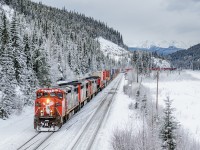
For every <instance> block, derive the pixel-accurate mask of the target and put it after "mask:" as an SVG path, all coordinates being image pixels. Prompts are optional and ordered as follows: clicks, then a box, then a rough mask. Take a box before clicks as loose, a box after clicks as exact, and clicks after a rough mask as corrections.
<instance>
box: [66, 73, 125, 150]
mask: <svg viewBox="0 0 200 150" xmlns="http://www.w3.org/2000/svg"><path fill="white" fill-rule="evenodd" d="M120 81H121V77H119V79H118V80H117V81H116V83H115V84H114V86H113V87H112V88H111V89H110V91H109V92H108V93H107V94H106V95H105V96H104V98H103V100H102V102H101V103H100V105H99V107H98V108H97V109H96V111H95V112H94V114H93V115H92V116H91V117H90V119H88V121H87V122H86V123H85V125H84V126H83V128H82V129H81V130H80V132H79V133H78V134H77V137H76V138H75V139H74V141H73V142H72V143H73V144H71V145H70V146H69V147H68V148H67V149H68V150H80V149H82V150H90V149H91V147H92V145H93V142H94V140H95V137H96V136H97V134H98V131H99V129H100V128H101V125H102V122H103V120H104V118H105V116H106V114H107V112H108V110H109V107H110V106H111V103H112V100H113V99H114V96H115V94H116V91H117V87H118V86H119V83H120Z"/></svg>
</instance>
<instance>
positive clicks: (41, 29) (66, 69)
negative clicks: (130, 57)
mask: <svg viewBox="0 0 200 150" xmlns="http://www.w3.org/2000/svg"><path fill="white" fill-rule="evenodd" d="M0 22H1V24H0V31H1V32H0V34H1V36H0V47H1V49H0V70H1V72H0V118H7V117H8V116H9V115H10V114H12V113H13V112H14V111H19V112H20V111H21V110H22V108H23V107H24V106H25V105H32V104H33V102H34V99H35V91H36V89H38V88H39V87H47V86H51V85H52V84H54V83H56V82H57V80H59V79H61V78H62V79H66V80H67V79H74V78H77V77H80V76H83V75H85V74H87V73H90V72H92V71H97V70H102V69H110V68H113V67H120V66H121V65H122V64H123V65H125V63H126V62H127V57H124V59H123V60H120V62H118V61H117V60H113V59H112V58H109V57H107V56H105V54H104V53H103V52H102V51H101V45H100V43H99V42H98V40H96V38H98V37H99V36H101V37H102V38H104V39H106V40H110V41H112V42H114V43H116V44H117V45H120V46H122V47H126V46H125V45H124V44H123V40H122V36H121V34H120V33H119V32H118V31H116V30H114V29H112V28H109V27H108V26H107V25H105V24H104V23H102V22H100V21H96V20H94V19H93V18H89V17H85V16H84V15H82V14H78V13H75V12H68V11H67V10H65V9H64V10H60V9H57V8H52V7H48V6H45V5H42V4H41V3H40V4H37V3H33V2H31V1H29V0H17V1H16V0H9V1H8V0H2V1H1V3H0ZM123 61H124V62H125V63H122V62H123Z"/></svg>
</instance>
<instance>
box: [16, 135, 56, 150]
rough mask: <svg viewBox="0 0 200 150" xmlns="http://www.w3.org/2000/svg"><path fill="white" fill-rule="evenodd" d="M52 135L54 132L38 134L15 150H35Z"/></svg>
mask: <svg viewBox="0 0 200 150" xmlns="http://www.w3.org/2000/svg"><path fill="white" fill-rule="evenodd" d="M53 134H54V132H39V133H38V134H36V135H35V136H33V137H32V138H31V139H29V140H28V141H27V142H26V143H24V144H23V145H21V146H20V147H19V148H18V149H17V150H36V149H37V148H39V147H40V145H42V144H43V143H44V142H45V141H46V140H48V138H49V137H51V136H52V135H53Z"/></svg>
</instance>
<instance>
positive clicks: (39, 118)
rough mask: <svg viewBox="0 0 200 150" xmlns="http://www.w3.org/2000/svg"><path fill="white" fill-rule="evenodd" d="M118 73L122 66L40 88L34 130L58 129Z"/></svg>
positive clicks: (36, 103)
mask: <svg viewBox="0 0 200 150" xmlns="http://www.w3.org/2000/svg"><path fill="white" fill-rule="evenodd" d="M118 73H119V69H112V70H104V71H98V72H95V73H93V74H92V75H91V76H89V77H87V78H84V79H81V80H77V81H71V82H65V81H60V82H58V85H57V86H56V87H52V88H42V89H39V90H37V91H36V100H35V115H34V129H36V130H37V131H57V130H59V129H60V128H61V126H62V125H63V124H64V123H65V122H66V121H67V120H68V119H69V118H70V117H71V116H72V115H73V114H74V113H76V112H77V111H79V110H80V109H81V108H82V107H83V106H84V105H85V104H86V103H87V102H89V101H90V100H92V98H93V97H94V96H95V95H96V94H97V93H98V92H100V91H101V90H102V89H103V88H104V87H105V86H106V85H107V84H108V83H109V82H110V81H111V80H112V79H113V78H114V77H116V75H117V74H118Z"/></svg>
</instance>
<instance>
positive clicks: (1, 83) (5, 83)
mask: <svg viewBox="0 0 200 150" xmlns="http://www.w3.org/2000/svg"><path fill="white" fill-rule="evenodd" d="M7 25H8V23H7V19H6V16H5V15H4V16H3V24H2V27H1V31H2V32H1V41H2V45H1V50H2V53H1V56H0V66H1V69H0V92H1V97H0V118H3V119H5V118H8V116H9V115H10V114H11V112H12V109H14V108H15V106H16V103H17V101H16V92H15V89H16V85H17V81H16V78H15V72H14V64H13V58H12V56H13V53H12V50H11V44H10V41H9V32H8V28H7Z"/></svg>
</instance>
